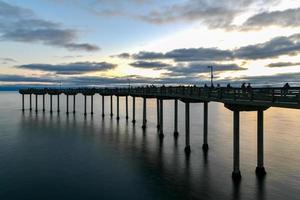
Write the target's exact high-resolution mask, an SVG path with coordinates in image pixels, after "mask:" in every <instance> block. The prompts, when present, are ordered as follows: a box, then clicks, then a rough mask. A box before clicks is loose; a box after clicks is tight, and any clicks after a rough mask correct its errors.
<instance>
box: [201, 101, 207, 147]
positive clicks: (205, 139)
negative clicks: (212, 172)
mask: <svg viewBox="0 0 300 200" xmlns="http://www.w3.org/2000/svg"><path fill="white" fill-rule="evenodd" d="M207 128H208V102H204V103H203V145H202V149H203V151H207V150H208V143H207Z"/></svg>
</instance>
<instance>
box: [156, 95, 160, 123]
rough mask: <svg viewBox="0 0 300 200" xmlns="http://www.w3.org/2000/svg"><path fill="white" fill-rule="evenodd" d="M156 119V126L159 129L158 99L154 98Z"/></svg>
mask: <svg viewBox="0 0 300 200" xmlns="http://www.w3.org/2000/svg"><path fill="white" fill-rule="evenodd" d="M156 120H157V125H156V127H157V128H158V129H159V127H160V125H159V123H160V122H159V99H156Z"/></svg>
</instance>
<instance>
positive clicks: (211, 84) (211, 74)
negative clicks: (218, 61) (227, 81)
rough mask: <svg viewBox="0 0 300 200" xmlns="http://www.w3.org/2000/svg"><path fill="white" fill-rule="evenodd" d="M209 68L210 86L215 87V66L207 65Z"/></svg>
mask: <svg viewBox="0 0 300 200" xmlns="http://www.w3.org/2000/svg"><path fill="white" fill-rule="evenodd" d="M207 68H210V87H213V79H214V74H213V66H207Z"/></svg>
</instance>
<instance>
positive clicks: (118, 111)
mask: <svg viewBox="0 0 300 200" xmlns="http://www.w3.org/2000/svg"><path fill="white" fill-rule="evenodd" d="M119 119H120V97H119V96H117V120H119Z"/></svg>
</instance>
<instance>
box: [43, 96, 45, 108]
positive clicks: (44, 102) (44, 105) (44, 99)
mask: <svg viewBox="0 0 300 200" xmlns="http://www.w3.org/2000/svg"><path fill="white" fill-rule="evenodd" d="M43 112H45V94H43Z"/></svg>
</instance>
